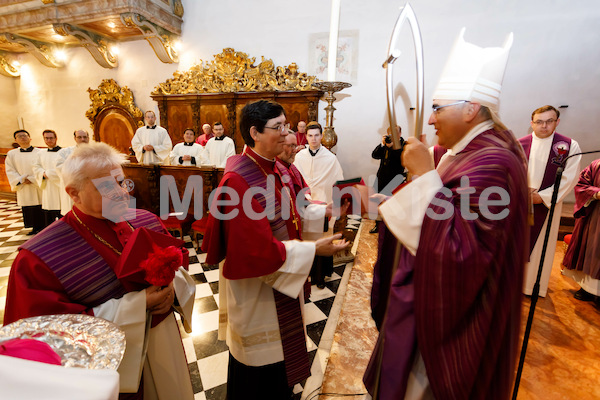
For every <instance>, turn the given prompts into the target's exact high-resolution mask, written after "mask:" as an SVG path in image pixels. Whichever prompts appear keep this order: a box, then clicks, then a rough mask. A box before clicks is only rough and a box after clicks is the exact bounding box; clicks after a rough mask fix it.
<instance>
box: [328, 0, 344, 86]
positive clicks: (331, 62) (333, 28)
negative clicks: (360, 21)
mask: <svg viewBox="0 0 600 400" xmlns="http://www.w3.org/2000/svg"><path fill="white" fill-rule="evenodd" d="M340 3H341V0H331V23H330V24H329V55H328V59H327V80H328V81H330V82H333V81H335V70H336V69H337V47H338V31H339V29H340V5H341V4H340Z"/></svg>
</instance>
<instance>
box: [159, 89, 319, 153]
mask: <svg viewBox="0 0 600 400" xmlns="http://www.w3.org/2000/svg"><path fill="white" fill-rule="evenodd" d="M322 96H323V92H321V91H318V90H309V91H288V92H279V91H275V92H239V93H199V94H170V95H165V94H154V95H152V98H153V99H154V100H155V101H156V102H157V103H158V110H159V113H160V124H161V126H162V127H164V128H165V129H166V130H167V131H168V132H169V135H170V136H171V139H172V141H173V144H175V143H179V142H182V141H183V132H184V131H185V129H186V128H193V129H194V130H195V131H196V133H199V134H201V133H202V132H201V130H202V129H201V128H202V125H204V124H210V125H211V126H212V125H213V124H214V123H215V122H217V121H218V122H221V123H222V124H223V127H224V128H225V133H226V134H227V135H228V136H229V137H231V138H232V139H233V141H234V142H235V147H236V152H237V153H241V151H242V148H243V147H244V140H243V139H242V136H241V133H240V131H239V119H240V115H241V110H242V108H243V107H244V105H246V104H247V103H250V102H252V101H256V100H261V99H266V100H274V101H277V102H278V103H280V104H281V105H282V106H283V108H284V110H285V113H286V116H287V120H288V122H289V123H290V126H291V127H292V129H294V130H295V128H296V125H297V124H298V122H299V121H306V122H310V121H316V120H317V119H318V110H319V107H318V105H319V99H320V98H321V97H322Z"/></svg>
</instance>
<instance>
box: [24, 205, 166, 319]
mask: <svg viewBox="0 0 600 400" xmlns="http://www.w3.org/2000/svg"><path fill="white" fill-rule="evenodd" d="M136 212H137V214H136V218H135V219H132V220H131V221H129V222H130V223H131V225H132V226H133V227H134V228H139V227H141V226H144V227H146V228H148V229H152V230H155V231H159V232H160V231H162V226H161V224H160V222H159V220H158V218H157V217H156V216H155V215H154V214H152V213H149V212H147V211H142V210H136ZM65 244H68V246H65ZM19 249H27V250H29V251H31V252H32V253H33V254H35V255H36V256H37V257H39V258H40V259H41V260H42V261H43V262H44V263H45V264H46V265H47V266H48V268H50V270H51V271H52V272H53V273H54V274H55V275H56V277H57V278H58V280H59V281H60V283H61V284H62V285H63V288H64V290H65V292H66V293H67V296H68V297H69V299H71V300H72V301H73V302H74V303H78V304H83V305H85V306H86V307H89V308H92V307H96V306H98V305H100V304H102V303H105V302H106V301H108V300H110V299H115V298H120V297H123V295H124V294H125V293H127V292H126V290H125V288H123V286H122V285H121V282H120V281H119V279H118V278H117V276H116V275H115V273H114V271H113V270H112V269H111V267H110V266H109V265H108V264H107V263H106V261H105V260H104V258H102V256H101V255H100V254H99V253H98V252H97V251H96V250H94V248H93V247H92V246H90V244H89V243H88V242H87V241H86V240H85V239H84V238H83V237H82V236H81V235H80V234H79V233H77V231H75V230H74V229H73V228H72V227H71V226H70V225H69V224H67V223H66V222H64V221H62V220H58V221H55V222H54V223H52V224H51V225H50V226H48V228H46V229H44V230H43V231H42V232H41V233H40V234H38V235H36V236H35V237H34V238H32V239H30V240H28V241H27V242H25V244H23V245H22V246H20V247H19Z"/></svg>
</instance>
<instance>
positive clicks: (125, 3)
mask: <svg viewBox="0 0 600 400" xmlns="http://www.w3.org/2000/svg"><path fill="white" fill-rule="evenodd" d="M183 14H184V10H183V6H182V4H181V0H105V1H96V0H1V1H0V73H2V74H4V75H8V76H18V73H16V71H15V70H16V69H18V60H19V54H22V53H30V54H31V55H33V56H34V57H35V58H36V59H37V60H38V61H39V62H41V63H42V64H44V65H45V66H47V67H51V68H60V67H62V66H64V65H65V62H66V61H65V59H64V57H63V55H64V51H65V50H66V49H68V48H71V47H83V48H85V49H87V50H88V51H89V52H90V55H91V56H92V57H93V58H94V59H95V60H96V62H97V63H98V64H99V65H101V66H103V67H105V68H115V67H116V66H117V65H118V47H117V45H118V44H119V43H120V42H125V41H132V40H146V41H148V43H149V44H150V46H152V48H153V50H154V52H155V53H156V56H157V57H158V58H159V59H160V60H161V61H162V62H165V63H174V62H177V61H178V54H177V42H178V39H179V37H180V35H181V25H182V22H183Z"/></svg>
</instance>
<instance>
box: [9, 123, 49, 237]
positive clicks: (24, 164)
mask: <svg viewBox="0 0 600 400" xmlns="http://www.w3.org/2000/svg"><path fill="white" fill-rule="evenodd" d="M13 137H14V138H15V140H16V142H17V144H18V145H19V147H18V148H16V149H12V150H10V151H9V152H8V153H7V154H6V161H5V163H4V165H5V167H6V177H7V178H8V182H9V183H10V188H11V190H13V191H14V192H17V204H18V205H19V206H21V211H22V213H23V225H24V226H25V228H32V230H31V232H29V233H28V234H27V235H35V234H36V233H38V232H39V231H41V230H42V229H44V214H43V213H42V192H41V191H40V187H39V186H38V184H37V181H36V180H35V175H34V173H33V163H34V162H35V159H36V158H37V156H38V153H39V152H41V150H40V149H38V148H37V147H33V146H32V145H31V137H30V136H29V132H27V131H26V130H24V129H19V130H18V131H16V132H15V133H14V134H13Z"/></svg>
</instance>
